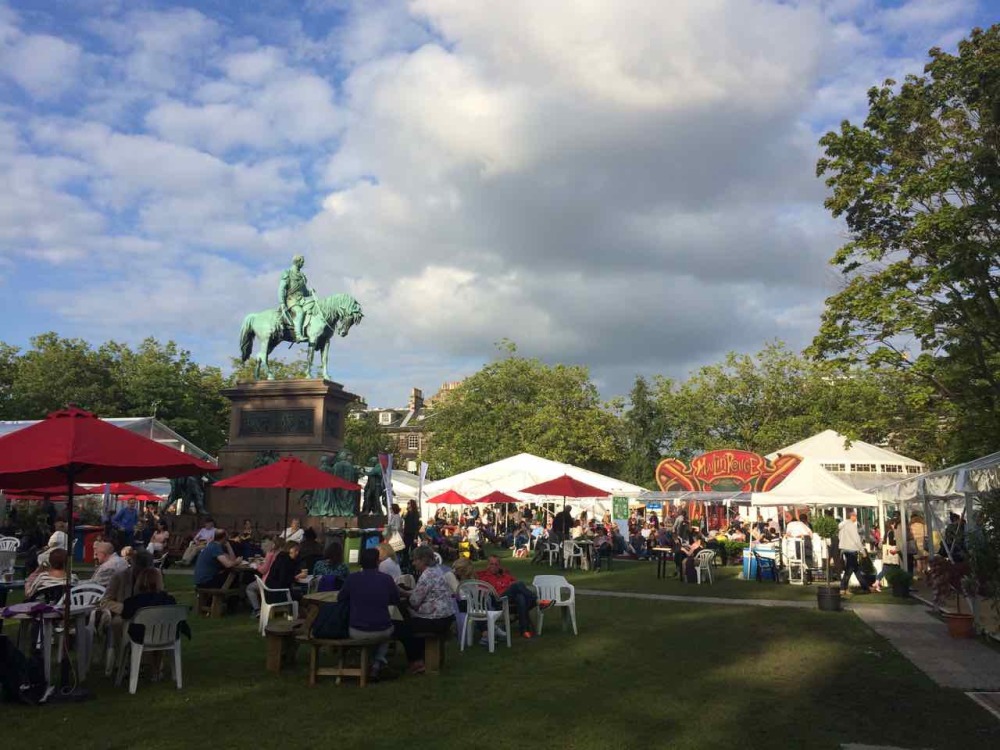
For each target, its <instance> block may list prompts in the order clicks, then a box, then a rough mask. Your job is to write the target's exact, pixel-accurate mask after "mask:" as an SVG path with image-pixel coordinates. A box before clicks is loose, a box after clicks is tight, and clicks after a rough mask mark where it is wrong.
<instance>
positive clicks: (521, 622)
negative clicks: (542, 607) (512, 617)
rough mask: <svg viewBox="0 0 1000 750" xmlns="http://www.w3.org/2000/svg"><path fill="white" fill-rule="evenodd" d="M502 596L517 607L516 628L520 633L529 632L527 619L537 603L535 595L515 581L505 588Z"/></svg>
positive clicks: (529, 623)
mask: <svg viewBox="0 0 1000 750" xmlns="http://www.w3.org/2000/svg"><path fill="white" fill-rule="evenodd" d="M503 595H504V596H506V597H507V598H508V599H509V600H510V601H511V602H512V603H514V604H515V605H516V606H517V626H518V628H519V629H520V630H521V632H522V633H523V632H525V631H526V630H531V619H530V618H529V617H528V612H529V611H531V610H532V609H533V608H534V607H535V605H536V604H537V603H538V600H537V599H536V598H535V595H534V594H533V593H531V589H529V588H528V587H527V586H526V585H525V584H523V583H522V582H521V581H515V582H514V583H512V584H511V585H510V586H508V587H507V590H506V591H504V592H503ZM498 606H499V605H498Z"/></svg>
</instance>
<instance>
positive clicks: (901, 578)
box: [885, 565, 913, 599]
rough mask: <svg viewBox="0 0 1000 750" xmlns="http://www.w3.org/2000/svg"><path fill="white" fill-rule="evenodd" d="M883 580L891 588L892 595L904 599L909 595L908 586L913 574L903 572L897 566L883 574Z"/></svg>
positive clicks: (906, 571) (911, 581)
mask: <svg viewBox="0 0 1000 750" xmlns="http://www.w3.org/2000/svg"><path fill="white" fill-rule="evenodd" d="M885 580H886V581H888V582H889V585H890V586H892V595H893V596H896V597H900V598H903V599H905V598H906V597H908V596H909V595H910V585H911V584H912V583H913V574H912V573H910V572H909V571H908V570H903V569H902V568H900V567H899V566H898V565H894V566H892V568H891V569H890V570H889V571H888V572H887V573H886V574H885Z"/></svg>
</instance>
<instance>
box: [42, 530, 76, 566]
mask: <svg viewBox="0 0 1000 750" xmlns="http://www.w3.org/2000/svg"><path fill="white" fill-rule="evenodd" d="M56 549H69V537H68V536H67V535H66V522H65V521H56V522H55V527H54V530H53V532H52V535H51V536H50V537H49V541H48V542H47V543H46V544H45V547H43V548H42V550H41V551H40V552H39V553H38V565H39V566H41V565H44V564H45V563H47V562H48V561H49V555H51V554H52V551H53V550H56Z"/></svg>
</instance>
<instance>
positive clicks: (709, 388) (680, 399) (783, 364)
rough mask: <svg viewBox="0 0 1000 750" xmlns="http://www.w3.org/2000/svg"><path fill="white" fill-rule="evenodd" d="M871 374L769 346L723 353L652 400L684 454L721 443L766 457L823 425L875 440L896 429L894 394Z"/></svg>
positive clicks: (661, 387)
mask: <svg viewBox="0 0 1000 750" xmlns="http://www.w3.org/2000/svg"><path fill="white" fill-rule="evenodd" d="M888 386H889V384H888V383H886V382H885V380H884V379H883V378H882V377H880V376H878V375H877V374H875V373H871V372H868V371H865V370H861V369H857V368H855V369H847V368H838V367H835V366H833V365H831V364H830V363H825V362H815V361H812V360H810V359H807V358H806V357H804V356H802V355H799V354H795V353H794V352H791V351H789V350H788V349H787V348H786V347H785V345H784V344H782V343H780V342H775V343H771V344H768V345H767V346H766V347H765V348H764V349H763V350H762V351H761V352H759V353H757V354H756V355H746V354H736V353H733V352H731V353H730V354H728V355H726V358H725V360H724V361H723V363H721V364H718V365H709V366H706V367H703V368H701V369H700V370H698V371H697V372H696V373H694V374H693V375H692V376H691V377H690V378H688V379H687V380H686V381H684V382H682V383H680V384H679V385H677V386H673V385H672V384H671V383H670V382H669V381H666V380H661V381H659V382H658V383H657V388H656V391H657V394H656V399H657V401H658V403H659V409H660V411H661V413H662V414H663V419H664V420H665V422H666V431H667V434H669V437H670V443H669V452H670V454H671V455H677V456H680V457H681V458H684V459H690V458H691V457H692V456H694V455H697V454H698V453H701V452H704V451H708V450H717V449H720V448H741V449H744V450H749V451H754V452H755V453H761V454H766V453H770V452H772V451H774V450H777V449H779V448H781V447H783V446H785V445H789V444H791V443H794V442H797V441H799V440H802V439H804V438H807V437H809V436H811V435H814V434H816V433H817V432H820V431H821V430H825V429H835V430H837V431H838V432H841V433H843V434H844V435H845V436H847V437H849V438H853V439H862V440H868V441H874V442H881V441H883V440H885V439H887V438H888V437H890V436H891V435H893V434H894V433H895V432H896V431H898V430H899V429H901V427H902V424H903V423H902V420H901V418H900V408H899V405H898V403H897V401H896V399H897V398H898V393H896V392H895V391H893V390H891V389H890V388H889V387H888Z"/></svg>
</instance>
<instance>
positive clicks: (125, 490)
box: [91, 482, 160, 500]
mask: <svg viewBox="0 0 1000 750" xmlns="http://www.w3.org/2000/svg"><path fill="white" fill-rule="evenodd" d="M108 486H109V491H108V494H109V495H127V496H128V499H130V500H159V499H160V496H159V495H157V494H156V493H155V492H150V491H149V490H145V489H143V488H142V487H139V486H138V485H135V484H129V483H128V482H111V483H110V484H109V485H108ZM91 492H93V493H96V494H98V495H103V494H104V485H103V484H100V485H98V486H97V487H94V489H92V490H91Z"/></svg>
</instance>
